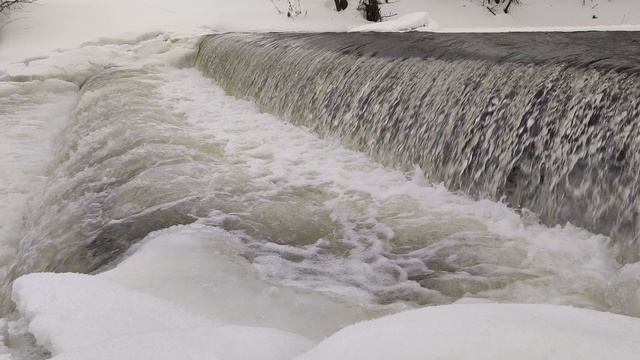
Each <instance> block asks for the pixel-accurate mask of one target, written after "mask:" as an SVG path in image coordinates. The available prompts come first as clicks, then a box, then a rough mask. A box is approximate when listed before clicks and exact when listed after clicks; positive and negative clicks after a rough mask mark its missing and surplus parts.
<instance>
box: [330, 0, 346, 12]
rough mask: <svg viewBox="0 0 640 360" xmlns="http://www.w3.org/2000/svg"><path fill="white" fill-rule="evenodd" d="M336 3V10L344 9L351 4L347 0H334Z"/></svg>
mask: <svg viewBox="0 0 640 360" xmlns="http://www.w3.org/2000/svg"><path fill="white" fill-rule="evenodd" d="M333 1H335V3H336V10H338V11H342V10H344V9H346V8H347V6H349V2H348V1H347V0H333Z"/></svg>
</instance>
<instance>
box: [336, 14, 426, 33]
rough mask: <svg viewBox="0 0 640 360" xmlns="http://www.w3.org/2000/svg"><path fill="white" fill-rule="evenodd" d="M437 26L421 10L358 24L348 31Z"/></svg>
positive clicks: (393, 29) (383, 30) (385, 30)
mask: <svg viewBox="0 0 640 360" xmlns="http://www.w3.org/2000/svg"><path fill="white" fill-rule="evenodd" d="M437 27H438V25H437V23H436V22H435V21H433V20H432V19H431V18H430V17H429V13H427V12H424V11H423V12H416V13H411V14H407V15H405V16H402V17H400V18H399V19H395V20H390V21H383V22H379V23H373V24H367V25H362V26H358V27H355V28H353V29H351V30H349V32H361V31H377V32H394V31H409V30H413V29H417V28H423V29H436V28H437Z"/></svg>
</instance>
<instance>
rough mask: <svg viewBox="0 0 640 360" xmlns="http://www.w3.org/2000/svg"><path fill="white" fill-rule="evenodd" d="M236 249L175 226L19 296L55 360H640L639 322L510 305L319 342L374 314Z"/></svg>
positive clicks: (432, 312) (391, 321)
mask: <svg viewBox="0 0 640 360" xmlns="http://www.w3.org/2000/svg"><path fill="white" fill-rule="evenodd" d="M234 248H235V245H234V241H233V237H232V236H231V235H229V234H228V233H225V232H224V231H221V230H216V229H210V228H206V227H200V228H199V227H197V226H196V227H194V226H185V227H176V228H172V229H169V230H166V231H162V232H159V233H156V234H154V235H152V236H150V238H149V239H148V240H147V241H145V243H144V245H143V246H141V247H140V248H139V249H138V251H137V252H136V253H134V254H133V255H132V256H131V257H129V258H128V259H127V260H126V261H124V262H123V263H121V264H120V265H119V266H118V267H117V268H115V269H113V270H111V271H109V272H106V273H103V274H101V275H97V276H92V275H81V274H31V275H26V276H23V277H21V278H20V279H18V280H17V281H16V282H15V283H14V289H13V298H14V301H15V302H16V304H17V308H18V311H19V312H20V313H21V314H22V316H23V317H24V318H25V319H26V320H27V321H28V322H29V331H30V332H31V333H33V334H34V336H35V337H36V339H37V341H38V343H39V344H41V345H42V346H44V347H46V348H47V349H49V350H50V351H51V353H52V354H53V356H54V359H56V360H60V359H79V360H80V359H82V360H87V359H91V360H100V359H119V360H126V359H136V360H144V359H154V360H163V359H198V360H202V359H220V360H236V359H237V360H270V359H273V360H286V359H296V360H315V359H322V360H328V359H331V360H340V359H345V360H347V359H349V360H351V359H367V360H377V359H379V360H383V359H384V360H388V359H397V360H424V359H448V360H449V359H451V360H454V359H460V360H462V359H469V360H471V359H473V360H483V359H487V360H489V359H491V360H501V359H505V360H507V359H509V360H512V359H519V360H527V359H554V360H560V359H567V360H569V359H571V360H574V359H581V360H589V359H593V360H602V359H615V360H625V359H630V360H631V359H634V360H635V359H637V354H638V353H640V341H638V339H640V319H639V318H633V317H627V316H621V315H614V314H609V313H603V312H596V311H591V310H583V309H575V308H571V307H564V306H553V305H508V304H502V305H498V304H458V305H448V306H437V307H429V308H423V309H417V310H411V311H406V312H402V313H399V314H395V315H388V316H385V317H382V318H380V319H378V320H371V321H366V322H359V323H357V324H355V325H351V326H346V327H345V328H344V329H343V330H340V331H338V332H336V333H335V334H333V335H331V336H329V337H328V338H327V339H325V340H324V341H322V342H320V343H319V344H318V345H317V346H315V347H313V342H312V341H311V340H308V336H311V337H317V336H316V335H317V333H315V332H313V331H309V330H308V329H307V330H305V326H306V327H307V328H314V327H318V328H321V329H324V330H323V331H322V332H324V333H329V332H330V331H329V329H333V330H335V328H337V327H342V326H344V325H347V324H346V323H341V321H345V319H346V321H347V322H348V323H351V322H357V321H358V319H362V318H366V317H371V316H375V314H368V315H367V311H365V310H364V308H359V307H357V306H354V305H349V304H347V303H340V302H337V301H335V300H331V299H330V298H324V297H322V296H320V295H318V294H310V293H304V292H295V291H294V290H291V289H287V288H277V287H274V286H272V285H270V284H267V283H265V282H262V281H261V280H260V279H259V278H258V277H257V276H256V275H255V273H254V272H252V270H251V266H250V265H249V264H248V263H246V261H244V259H242V258H241V257H239V256H238V255H237V251H234ZM236 250H237V249H236ZM206 304H209V307H210V308H209V309H207V307H206V306H205V305H206ZM220 309H223V310H220ZM286 309H290V313H285V312H284V311H285V310H286ZM273 314H276V315H277V316H273ZM239 324H240V325H239ZM303 324H304V326H303ZM289 330H292V331H289ZM331 331H332V330H331ZM293 332H298V333H304V334H305V335H307V337H305V336H302V335H296V334H294V333H293Z"/></svg>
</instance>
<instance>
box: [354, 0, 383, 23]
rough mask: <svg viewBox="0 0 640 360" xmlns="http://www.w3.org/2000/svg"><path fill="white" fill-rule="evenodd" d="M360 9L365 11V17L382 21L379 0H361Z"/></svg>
mask: <svg viewBox="0 0 640 360" xmlns="http://www.w3.org/2000/svg"><path fill="white" fill-rule="evenodd" d="M358 10H362V11H364V17H365V18H366V19H367V20H369V21H375V22H379V21H382V14H381V13H380V4H379V3H378V0H360V5H359V6H358Z"/></svg>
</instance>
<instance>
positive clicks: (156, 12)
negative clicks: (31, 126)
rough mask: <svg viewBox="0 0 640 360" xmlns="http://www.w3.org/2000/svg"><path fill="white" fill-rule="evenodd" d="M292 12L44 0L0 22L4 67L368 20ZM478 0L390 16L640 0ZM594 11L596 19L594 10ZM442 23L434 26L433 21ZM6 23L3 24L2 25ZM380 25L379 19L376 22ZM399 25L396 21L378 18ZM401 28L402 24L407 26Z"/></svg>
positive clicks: (409, 3)
mask: <svg viewBox="0 0 640 360" xmlns="http://www.w3.org/2000/svg"><path fill="white" fill-rule="evenodd" d="M300 3H301V10H302V13H301V14H300V15H298V16H295V17H291V18H290V17H287V7H288V3H287V1H286V0H234V1H228V0H181V1H175V0H156V1H149V0H110V1H99V0H39V1H38V2H37V3H36V4H32V5H28V6H25V7H24V8H23V9H19V10H16V11H14V12H13V14H12V18H11V20H10V21H9V22H8V23H6V24H4V26H0V49H1V50H0V69H2V68H3V67H4V66H5V65H7V64H9V63H14V62H21V61H24V60H26V59H31V58H36V57H37V58H42V57H43V56H45V57H46V56H49V55H50V54H52V53H55V52H56V51H57V50H59V49H71V48H77V47H79V46H80V45H82V44H85V43H87V42H98V43H99V44H102V43H113V42H126V41H131V40H134V39H137V38H138V37H139V36H140V35H142V34H149V33H158V32H163V33H167V34H169V35H171V36H172V37H184V36H193V35H200V34H205V33H210V32H215V31H220V32H222V31H347V30H349V29H354V28H357V27H359V26H362V25H365V24H367V22H366V21H365V20H364V19H363V17H362V15H361V13H360V12H359V11H358V10H357V6H356V5H357V1H356V0H351V2H350V5H349V7H348V8H347V9H346V10H345V11H342V12H336V11H335V9H334V6H335V5H334V2H333V1H331V0H301V1H300ZM481 4H482V2H481V1H480V0H401V1H396V2H393V3H391V4H384V5H383V7H382V14H383V15H384V16H387V18H386V19H387V22H389V23H394V22H395V23H396V24H398V23H402V22H405V21H406V20H407V18H404V20H402V21H401V19H403V17H404V16H405V15H410V17H409V18H412V17H416V16H417V15H416V14H417V13H422V12H429V14H430V16H431V18H432V19H433V21H432V22H430V25H429V26H427V27H426V28H423V30H429V31H434V30H437V31H446V32H449V31H513V30H518V29H520V30H530V29H532V28H533V29H535V30H541V29H557V30H565V31H576V30H589V29H595V30H615V29H617V30H634V29H635V30H638V29H640V26H638V25H639V24H640V2H639V1H637V0H615V1H609V0H587V1H586V2H585V5H584V6H582V2H581V1H580V0H523V1H521V4H519V5H516V6H512V9H511V12H510V13H509V14H504V13H502V12H500V11H498V12H497V15H495V16H494V15H493V14H491V13H490V12H489V11H488V10H486V9H485V8H484V7H482V6H481ZM594 15H595V16H596V19H594V18H593V16H594ZM436 23H437V24H438V26H437V27H436V26H435V24H436ZM0 25H1V24H0ZM374 26H375V25H374ZM377 26H381V27H382V28H384V27H389V28H390V30H394V31H395V30H397V26H396V25H377ZM403 27H404V26H403Z"/></svg>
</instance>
